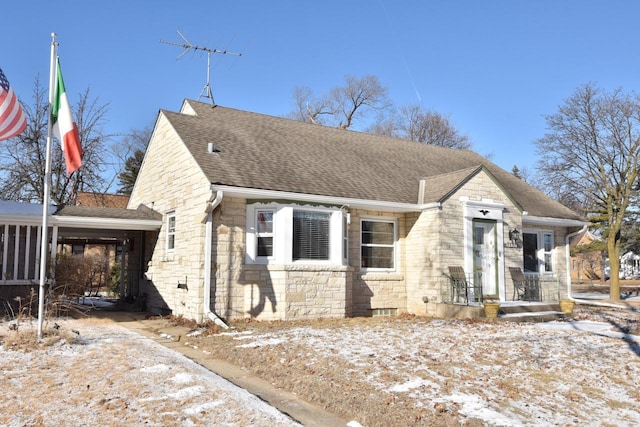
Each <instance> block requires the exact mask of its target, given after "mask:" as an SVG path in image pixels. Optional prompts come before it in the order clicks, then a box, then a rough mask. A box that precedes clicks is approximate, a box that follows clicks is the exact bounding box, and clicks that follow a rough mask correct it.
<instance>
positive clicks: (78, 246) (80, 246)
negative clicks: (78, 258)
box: [71, 243, 84, 255]
mask: <svg viewBox="0 0 640 427" xmlns="http://www.w3.org/2000/svg"><path fill="white" fill-rule="evenodd" d="M71 253H72V254H73V255H84V243H74V244H72V245H71Z"/></svg>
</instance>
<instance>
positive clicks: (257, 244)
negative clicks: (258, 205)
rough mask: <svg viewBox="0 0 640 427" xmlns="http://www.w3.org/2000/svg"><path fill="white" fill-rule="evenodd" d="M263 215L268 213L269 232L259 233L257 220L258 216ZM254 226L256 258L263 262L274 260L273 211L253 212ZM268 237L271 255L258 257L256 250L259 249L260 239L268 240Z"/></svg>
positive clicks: (258, 210)
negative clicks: (269, 218) (269, 216)
mask: <svg viewBox="0 0 640 427" xmlns="http://www.w3.org/2000/svg"><path fill="white" fill-rule="evenodd" d="M263 213H270V214H271V231H270V232H268V231H262V232H261V231H259V230H258V222H259V221H260V220H259V219H258V216H259V215H260V214H263ZM254 224H255V225H256V227H255V229H256V232H255V236H256V258H259V259H264V260H269V259H273V258H274V251H275V247H274V246H275V237H274V236H275V233H276V231H275V229H276V224H275V210H274V209H256V211H255V223H254ZM269 237H270V238H271V255H259V254H258V250H259V248H260V244H259V241H260V238H269Z"/></svg>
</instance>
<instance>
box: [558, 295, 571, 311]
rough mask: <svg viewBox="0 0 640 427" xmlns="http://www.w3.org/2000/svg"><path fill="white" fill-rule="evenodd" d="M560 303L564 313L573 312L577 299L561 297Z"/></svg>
mask: <svg viewBox="0 0 640 427" xmlns="http://www.w3.org/2000/svg"><path fill="white" fill-rule="evenodd" d="M558 303H559V304H560V311H562V312H563V313H564V314H572V313H573V306H574V305H575V301H573V300H571V299H568V298H567V299H561V300H560V301H558Z"/></svg>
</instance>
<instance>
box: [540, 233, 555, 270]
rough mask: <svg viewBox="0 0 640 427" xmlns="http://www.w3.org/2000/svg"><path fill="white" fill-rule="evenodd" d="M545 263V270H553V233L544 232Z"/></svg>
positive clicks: (543, 257)
mask: <svg viewBox="0 0 640 427" xmlns="http://www.w3.org/2000/svg"><path fill="white" fill-rule="evenodd" d="M542 242H543V245H542V250H543V256H542V259H543V265H544V271H545V272H552V271H553V234H551V233H543V234H542Z"/></svg>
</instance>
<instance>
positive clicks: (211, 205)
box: [204, 190, 229, 329]
mask: <svg viewBox="0 0 640 427" xmlns="http://www.w3.org/2000/svg"><path fill="white" fill-rule="evenodd" d="M222 197H223V193H222V190H218V191H217V192H216V197H215V199H213V200H209V202H208V203H207V208H206V212H207V223H206V225H205V246H204V315H205V316H206V317H207V318H209V319H210V320H212V321H213V323H215V324H216V325H218V326H220V327H221V328H223V329H229V326H228V325H227V324H226V323H224V321H223V320H222V319H220V317H218V315H217V314H215V313H214V312H213V311H211V255H212V253H213V248H212V245H213V242H212V238H213V211H214V210H216V208H217V207H218V205H220V203H221V202H222Z"/></svg>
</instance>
